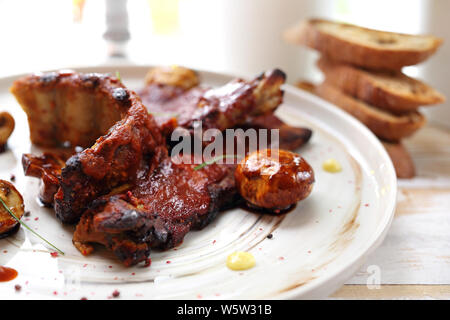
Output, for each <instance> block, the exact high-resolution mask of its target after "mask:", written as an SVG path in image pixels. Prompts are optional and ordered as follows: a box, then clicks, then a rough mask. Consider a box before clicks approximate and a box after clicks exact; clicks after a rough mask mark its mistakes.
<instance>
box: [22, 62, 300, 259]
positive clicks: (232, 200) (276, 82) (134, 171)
mask: <svg viewBox="0 0 450 320" xmlns="http://www.w3.org/2000/svg"><path fill="white" fill-rule="evenodd" d="M44 77H46V76H45V75H44ZM84 77H86V76H83V75H77V76H75V75H71V76H69V75H65V74H64V75H61V76H56V77H55V78H52V79H53V80H48V81H47V80H45V81H47V82H45V81H44V80H38V79H35V78H33V77H32V78H30V79H31V80H30V81H31V82H32V83H34V82H38V83H39V82H42V81H44V82H45V83H46V86H45V90H46V91H45V92H47V91H52V95H54V96H57V97H59V99H58V100H57V102H58V103H57V104H54V111H53V112H54V113H58V111H55V110H59V109H61V110H65V109H67V108H69V109H72V107H68V105H71V103H73V101H72V100H71V99H72V97H73V96H74V95H75V96H77V95H78V94H79V93H78V89H77V86H70V85H67V87H66V86H61V85H60V82H63V80H61V79H66V78H72V79H74V81H75V82H76V83H79V81H80V80H79V79H83V78H84ZM95 78H96V79H98V80H96V81H94V82H96V86H99V87H102V88H104V90H100V91H95V90H94V91H89V90H86V91H84V90H85V89H80V90H81V91H83V92H84V93H86V92H88V93H89V94H92V93H94V95H93V96H94V97H95V99H97V98H98V97H99V96H101V95H102V94H106V95H108V94H109V95H112V99H114V100H116V105H115V106H113V108H116V109H115V110H116V111H117V110H119V112H118V115H119V116H121V114H122V112H123V117H122V120H120V121H118V122H117V123H116V124H114V125H113V126H112V127H111V128H110V129H109V130H107V133H106V135H104V136H101V137H100V138H98V139H97V140H96V142H95V144H94V145H93V146H92V147H90V148H88V149H85V150H83V151H82V152H80V153H77V154H75V155H73V156H72V157H71V158H70V159H69V160H67V162H66V164H65V166H64V167H63V168H62V169H61V173H60V174H58V172H59V169H58V168H57V166H58V165H59V164H60V163H59V162H58V161H57V160H55V159H53V160H50V163H54V164H55V166H54V167H50V168H46V165H45V163H44V162H45V156H44V161H43V162H42V163H40V162H39V161H38V160H39V159H36V158H32V157H31V156H25V157H24V159H25V160H24V169H25V170H26V173H27V174H29V175H33V176H40V177H41V178H42V179H43V182H44V183H45V182H46V181H50V182H49V187H48V192H44V194H45V195H46V197H44V198H45V200H48V201H49V202H50V201H51V196H49V195H50V194H52V193H53V192H54V190H55V189H54V187H55V183H54V182H55V179H54V178H56V179H57V180H59V188H58V192H57V193H56V195H55V196H54V206H55V211H56V214H57V217H58V218H59V219H60V220H62V221H63V222H67V223H74V222H77V221H79V220H80V217H81V220H80V222H79V224H78V226H77V229H76V232H75V234H74V244H75V246H76V247H77V248H78V249H79V250H80V251H81V252H82V253H83V254H89V253H90V252H92V250H93V247H92V243H100V244H103V245H105V246H106V247H107V248H109V249H110V250H112V251H113V252H114V253H115V254H116V255H117V257H118V258H119V259H120V260H121V261H123V263H124V264H125V265H127V266H129V265H133V264H136V263H138V262H140V261H143V260H145V259H146V258H147V257H148V255H149V253H150V248H162V249H166V248H170V247H173V246H176V245H178V244H180V243H181V242H182V240H183V238H184V236H185V235H186V233H187V232H188V231H189V230H191V229H193V228H196V229H198V228H202V227H203V226H205V225H206V224H207V223H208V222H210V221H211V220H212V219H213V218H214V217H215V216H216V215H217V213H218V212H219V211H221V210H224V209H226V208H228V207H230V206H232V205H236V203H238V201H239V199H240V196H239V195H238V193H237V191H236V188H235V185H234V166H229V165H219V164H211V165H208V166H206V167H204V168H202V169H200V170H194V167H195V165H190V164H183V163H181V164H180V162H178V161H174V160H175V159H172V158H170V157H168V153H167V147H166V143H165V138H164V137H163V135H161V131H160V127H159V126H158V125H157V124H156V123H155V121H154V118H153V117H152V115H150V114H149V113H148V111H147V109H146V108H145V107H144V106H143V105H142V103H141V101H140V99H139V98H138V97H137V95H136V94H135V93H134V92H132V91H130V90H128V89H126V88H124V87H123V86H122V85H121V84H120V83H118V82H116V81H115V80H113V79H112V78H108V77H106V76H99V75H95ZM181 78H183V77H181ZM187 78H188V79H190V81H191V82H190V83H191V84H192V83H195V81H192V79H191V78H189V77H187ZM282 78H284V77H281V74H280V73H279V72H278V71H274V72H270V73H266V74H265V75H263V76H261V77H258V78H257V79H255V80H253V81H251V82H244V81H240V80H239V81H235V82H232V84H229V85H227V86H225V89H224V90H223V91H220V90H211V91H212V92H213V93H210V95H209V96H206V98H205V94H204V93H202V94H200V97H198V98H196V99H194V98H190V99H187V97H188V94H192V93H193V92H195V91H194V90H195V89H197V88H196V87H194V88H191V84H189V85H186V86H183V85H181V89H180V90H179V91H177V90H175V89H174V90H173V91H172V93H171V94H170V95H168V96H167V97H166V98H162V97H164V95H163V94H159V93H158V94H153V93H152V91H151V90H150V93H148V94H150V95H152V97H153V101H154V103H155V102H156V101H158V99H157V98H155V97H156V96H157V95H159V97H160V100H159V101H160V105H164V106H167V103H169V102H170V101H175V100H173V99H180V101H182V100H181V96H184V99H186V100H185V101H189V102H191V101H195V104H194V103H192V104H191V105H190V106H194V107H195V108H193V113H192V114H199V115H200V116H199V117H197V118H196V119H200V118H201V119H202V120H204V121H205V123H207V127H208V126H209V127H210V126H216V127H217V128H220V129H224V128H225V127H224V126H228V125H230V126H232V125H235V124H243V123H246V122H248V121H250V119H251V116H252V115H258V114H265V113H267V112H268V115H270V114H271V111H273V110H274V109H275V108H276V107H277V104H278V103H280V102H281V99H282V91H281V90H280V85H281V83H282V81H281V80H280V79H282ZM150 79H153V80H149V83H152V82H151V81H160V80H158V79H166V78H158V77H156V76H155V75H153V78H150ZM167 79H172V80H173V78H170V77H169V78H167ZM167 79H166V80H164V81H168V80H167ZM183 79H185V78H183ZM172 80H171V81H172ZM52 81H53V82H52ZM67 81H68V80H67ZM97 81H98V82H97ZM161 81H162V80H161ZM180 81H181V82H183V81H187V80H183V81H182V80H180ZM25 83H26V81H25ZM52 83H53V85H54V87H53V89H52ZM174 83H177V81H172V82H170V81H169V83H168V84H167V87H165V90H164V91H165V92H169V91H170V90H169V85H172V86H173V84H174ZM153 84H154V82H153ZM179 84H180V83H178V85H179ZM110 85H111V86H112V87H113V88H114V89H112V88H110V87H109V86H110ZM116 85H117V86H119V87H115V86H116ZM31 87H32V89H29V90H31V91H32V93H30V92H28V91H25V92H26V94H27V95H30V96H40V94H41V93H40V90H42V88H43V87H41V86H36V87H33V86H31ZM179 87H180V86H179ZM67 88H70V89H67ZM108 88H109V89H108ZM147 88H148V87H147ZM153 88H157V89H158V90H159V92H161V90H160V89H161V88H160V87H159V86H154V87H153ZM186 88H191V89H186ZM59 90H63V92H64V94H62V93H60V92H59ZM70 90H74V91H75V92H72V93H70V92H67V91H70ZM171 90H172V89H171ZM202 90H203V89H202ZM198 92H200V91H198ZM267 92H269V94H268V93H267ZM227 93H228V94H227ZM89 94H87V95H85V96H84V97H83V99H84V100H85V101H87V100H89V98H88V97H89ZM22 98H23V97H18V100H19V101H22V102H23V103H28V102H26V99H22ZM208 99H209V100H208ZM100 100H101V99H100ZM39 101H41V103H42V104H46V103H48V100H45V99H44V100H39V99H37V100H36V99H35V100H33V101H31V102H30V104H31V106H28V105H27V106H24V109H25V110H28V111H29V112H30V110H34V109H33V108H37V107H36V106H33V103H34V104H37V105H39ZM101 101H111V98H110V97H106V98H104V100H101ZM161 101H162V102H161ZM199 101H200V102H199ZM201 101H203V102H201ZM208 101H209V102H208ZM207 102H208V103H207ZM178 103H179V105H181V102H178ZM149 105H150V106H153V105H154V104H149ZM101 108H103V107H100V108H99V110H101ZM39 109H41V110H44V109H46V107H45V106H39ZM47 109H49V108H47ZM151 110H152V109H151V107H150V111H151ZM199 110H202V112H201V113H199ZM258 110H259V111H258ZM116 111H113V112H116ZM31 112H34V111H31ZM102 112H103V111H102ZM217 114H218V115H217ZM65 115H67V113H64V112H63V113H62V114H60V115H58V117H56V118H55V119H60V120H58V121H62V122H65V123H67V124H70V123H71V122H70V121H68V120H67V119H65V118H64V116H65ZM155 115H156V114H155ZM238 115H239V116H238ZM227 116H230V117H229V119H225V118H226V117H227ZM29 117H30V116H29ZM63 118H64V119H63ZM192 119H193V118H192V117H191V120H192ZM72 120H73V118H72ZM191 120H189V121H191ZM189 121H187V122H186V123H189ZM278 121H279V120H274V119H272V120H270V121H269V122H271V123H272V124H274V123H275V125H280V123H279V122H278ZM177 125H179V123H177ZM33 128H36V126H34V127H33ZM188 128H189V127H188ZM32 130H34V129H32ZM49 131H50V130H49ZM302 132H303V131H302ZM32 136H33V134H32ZM35 136H38V137H39V136H40V135H39V134H35ZM69 138H70V139H69V140H68V141H69V142H70V143H71V144H73V145H76V144H81V143H78V141H79V140H77V139H78V138H79V135H73V136H70V137H69ZM66 139H67V138H64V139H56V138H54V141H53V142H52V144H60V143H61V142H63V140H66ZM307 139H308V137H307V135H306V136H305V135H303V136H302V141H303V142H304V141H307ZM85 142H86V143H87V139H86V141H85ZM81 145H82V144H81ZM185 156H188V155H185ZM48 159H50V157H48ZM33 165H36V166H37V167H34V166H33ZM45 169H47V170H45ZM48 176H51V178H48ZM47 178H48V179H47Z"/></svg>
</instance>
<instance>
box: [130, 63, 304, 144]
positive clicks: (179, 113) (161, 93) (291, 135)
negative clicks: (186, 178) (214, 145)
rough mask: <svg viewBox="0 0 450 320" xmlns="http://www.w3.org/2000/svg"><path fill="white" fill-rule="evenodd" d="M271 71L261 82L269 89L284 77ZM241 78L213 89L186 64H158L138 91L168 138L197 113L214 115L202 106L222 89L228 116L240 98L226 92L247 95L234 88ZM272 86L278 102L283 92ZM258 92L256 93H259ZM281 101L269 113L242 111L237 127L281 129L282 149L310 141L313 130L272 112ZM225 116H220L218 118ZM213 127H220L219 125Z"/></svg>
mask: <svg viewBox="0 0 450 320" xmlns="http://www.w3.org/2000/svg"><path fill="white" fill-rule="evenodd" d="M271 74H272V76H271V77H269V78H267V80H265V81H264V82H260V83H259V86H260V87H261V88H262V87H264V86H266V89H267V86H269V83H270V82H271V81H272V82H278V81H280V80H281V79H282V78H284V74H278V75H277V71H272V72H271ZM241 81H242V80H235V81H234V82H231V83H229V84H227V85H226V86H225V87H222V88H219V89H216V90H211V89H210V88H208V87H203V86H199V79H198V76H197V74H196V73H195V72H194V71H192V70H189V69H186V68H183V67H157V68H154V69H152V70H150V71H149V72H148V74H147V77H146V86H145V87H144V88H143V89H142V90H140V91H139V95H140V97H141V98H142V101H143V103H144V105H145V106H146V107H147V109H148V110H149V112H150V113H152V114H153V116H154V117H155V120H156V122H157V124H158V125H159V126H160V128H161V130H162V131H163V133H164V135H165V136H166V137H167V138H168V139H169V136H170V133H171V132H172V131H173V130H174V129H175V128H176V127H177V126H178V125H180V126H183V127H186V128H190V125H191V124H192V123H193V120H195V119H197V120H198V115H197V113H199V114H205V117H206V118H208V117H209V118H211V117H214V115H213V113H214V112H213V111H212V110H211V109H210V108H209V109H208V108H207V109H208V110H209V111H208V112H210V115H209V116H206V114H207V113H208V112H206V109H205V110H204V109H202V108H201V105H205V104H206V105H207V104H208V103H207V101H208V98H207V97H208V96H209V97H210V98H209V99H210V100H214V99H213V98H212V97H214V96H217V92H219V93H220V95H221V96H220V98H217V97H216V99H218V100H220V101H221V108H223V109H224V110H226V111H225V112H224V113H223V114H225V115H226V116H228V114H226V112H230V113H231V112H232V109H233V107H234V108H237V107H238V106H237V103H236V101H240V100H239V99H236V101H233V100H229V101H227V100H226V97H227V94H228V96H230V97H233V96H234V95H235V94H241V96H244V95H245V89H241V90H237V87H235V89H236V90H233V87H234V86H235V85H236V83H239V82H241ZM253 82H257V79H255V80H253ZM282 82H284V81H282ZM250 86H251V85H249V87H250ZM270 87H271V88H272V90H273V92H274V94H273V99H272V101H278V104H280V103H281V97H282V95H281V91H277V90H278V89H277V85H272V86H270ZM215 92H216V93H215ZM239 92H240V93H239ZM255 95H257V93H256V94H255ZM215 103H217V100H215ZM271 103H274V102H271ZM271 103H267V104H271ZM278 104H277V105H275V103H274V105H275V107H273V105H272V106H271V107H269V108H268V109H271V111H270V112H264V111H262V110H260V109H259V108H257V110H256V111H255V112H254V113H253V114H259V113H264V114H263V115H259V116H252V115H251V114H245V113H241V114H240V115H242V114H244V115H245V119H246V122H245V121H243V119H244V117H242V116H241V117H240V118H239V119H236V120H234V121H235V124H234V127H235V128H243V129H249V128H254V129H279V130H280V148H282V149H288V150H295V149H297V148H299V147H300V146H302V145H304V144H305V143H307V142H308V141H309V139H310V138H311V135H312V131H311V130H310V129H306V128H299V127H292V126H289V125H287V124H285V123H284V122H283V121H281V120H280V119H279V118H278V117H277V116H275V115H274V114H273V111H274V108H276V107H277V106H278ZM222 116H223V115H222ZM222 116H219V118H221V117H222ZM196 117H197V118H196ZM245 119H244V120H245ZM230 122H231V121H230ZM213 127H214V128H218V127H217V126H213ZM232 127H233V126H231V123H230V127H226V128H232ZM204 128H205V127H204Z"/></svg>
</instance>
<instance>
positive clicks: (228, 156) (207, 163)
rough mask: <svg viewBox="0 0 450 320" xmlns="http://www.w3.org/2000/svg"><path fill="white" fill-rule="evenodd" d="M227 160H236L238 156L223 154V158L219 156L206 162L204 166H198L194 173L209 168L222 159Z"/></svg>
mask: <svg viewBox="0 0 450 320" xmlns="http://www.w3.org/2000/svg"><path fill="white" fill-rule="evenodd" d="M226 158H236V156H235V155H234V154H223V155H221V156H217V157H215V158H213V159H211V160H209V161H205V162H203V163H202V164H199V165H198V166H196V167H195V168H194V171H197V170H200V169H201V168H204V167H206V166H209V165H210V164H213V163H215V162H217V161H219V160H221V159H226Z"/></svg>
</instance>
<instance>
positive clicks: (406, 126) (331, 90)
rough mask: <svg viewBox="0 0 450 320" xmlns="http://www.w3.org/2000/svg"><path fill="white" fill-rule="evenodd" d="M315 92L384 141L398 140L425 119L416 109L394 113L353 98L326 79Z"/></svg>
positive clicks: (412, 130) (418, 126) (422, 123)
mask: <svg viewBox="0 0 450 320" xmlns="http://www.w3.org/2000/svg"><path fill="white" fill-rule="evenodd" d="M316 93H317V94H318V95H319V96H321V97H322V98H324V99H325V100H328V101H330V102H331V103H333V104H335V105H336V106H338V107H340V108H341V109H343V110H345V111H347V112H348V113H350V114H351V115H353V116H354V117H355V118H357V119H358V120H359V121H361V122H362V123H364V124H365V125H366V126H367V127H368V128H369V129H370V130H372V132H373V133H374V134H375V135H376V136H378V137H379V138H381V139H384V140H386V141H399V140H401V139H402V138H406V137H408V136H410V135H412V134H413V133H414V132H416V131H417V130H418V129H419V128H421V127H422V126H423V125H424V124H425V122H426V120H425V117H424V116H423V115H421V114H420V113H419V112H417V111H412V112H409V113H407V114H403V115H394V114H392V113H389V112H387V111H384V110H381V109H378V108H376V107H374V106H371V105H368V104H367V103H365V102H363V101H361V100H358V99H355V98H353V97H351V96H349V95H347V94H345V93H343V92H342V91H340V90H339V89H338V88H336V87H334V86H333V85H331V84H329V83H327V82H326V81H325V82H323V83H322V84H320V85H318V86H317V87H316Z"/></svg>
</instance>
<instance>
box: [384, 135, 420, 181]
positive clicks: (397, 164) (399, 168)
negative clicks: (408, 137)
mask: <svg viewBox="0 0 450 320" xmlns="http://www.w3.org/2000/svg"><path fill="white" fill-rule="evenodd" d="M381 142H382V143H383V146H384V148H385V149H386V151H387V153H388V154H389V157H390V158H391V160H392V163H393V164H394V168H395V173H396V174H397V178H400V179H411V178H414V176H415V175H416V168H415V166H414V162H413V160H412V158H411V155H410V154H409V152H408V150H406V149H405V147H404V146H403V144H401V143H390V142H386V141H381Z"/></svg>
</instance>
